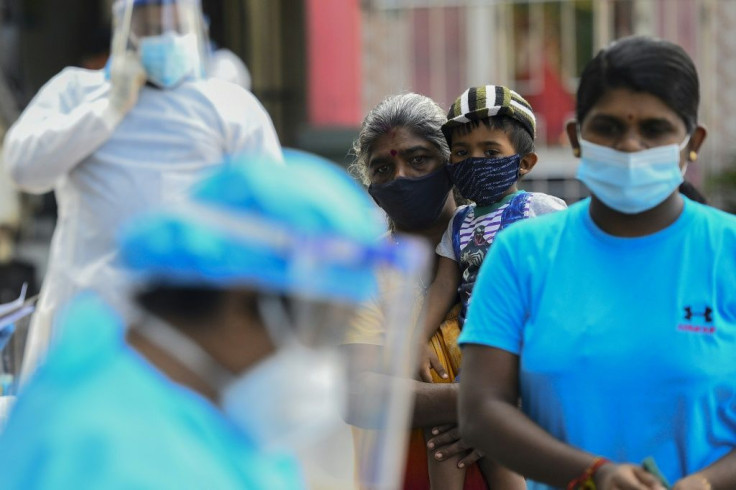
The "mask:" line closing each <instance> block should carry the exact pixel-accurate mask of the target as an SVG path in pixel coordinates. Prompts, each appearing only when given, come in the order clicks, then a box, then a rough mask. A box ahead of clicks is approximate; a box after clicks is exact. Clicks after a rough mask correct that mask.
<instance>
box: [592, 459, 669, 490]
mask: <svg viewBox="0 0 736 490" xmlns="http://www.w3.org/2000/svg"><path fill="white" fill-rule="evenodd" d="M595 485H596V488H598V490H665V489H664V487H663V486H662V485H661V484H660V483H659V482H658V481H657V479H656V478H655V477H654V475H652V474H651V473H649V472H648V471H646V470H645V469H644V468H642V467H640V466H636V465H633V464H614V463H607V464H604V465H603V466H601V467H600V469H599V470H598V471H596V473H595Z"/></svg>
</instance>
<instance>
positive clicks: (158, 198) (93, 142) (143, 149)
mask: <svg viewBox="0 0 736 490" xmlns="http://www.w3.org/2000/svg"><path fill="white" fill-rule="evenodd" d="M113 17H114V19H113V20H114V26H113V41H112V55H111V59H110V64H109V66H110V69H109V70H108V71H102V70H97V71H91V70H85V69H81V68H66V69H65V70H64V71H62V72H61V73H60V74H59V75H57V76H56V77H54V78H53V79H52V80H51V81H49V82H48V83H47V84H46V85H45V86H44V87H43V88H42V89H41V90H40V92H39V93H38V95H36V97H35V98H34V99H33V101H31V103H30V104H29V106H28V107H27V108H26V110H25V111H24V112H23V114H22V116H21V117H20V119H19V120H18V121H17V122H16V123H15V124H14V125H13V127H11V128H10V130H9V131H8V133H7V136H6V138H5V145H4V157H5V165H6V169H7V171H8V172H9V175H10V177H11V178H12V180H14V181H15V183H16V184H17V185H18V186H19V187H20V188H21V189H22V190H24V191H27V192H32V193H43V192H47V191H49V190H51V189H53V190H54V191H55V194H56V199H57V202H58V208H59V211H58V213H59V217H58V224H57V228H56V231H55V233H54V237H53V239H52V244H51V255H50V259H49V270H48V275H47V277H46V280H45V282H44V284H43V286H42V292H41V299H40V303H39V305H38V312H37V314H36V315H35V316H34V321H33V325H32V327H31V333H30V339H29V342H31V343H32V344H33V345H37V346H38V348H36V349H32V351H33V352H38V353H39V355H40V356H42V355H43V353H44V352H45V347H46V345H47V344H48V342H49V341H50V339H51V338H52V336H53V332H52V330H51V322H52V317H53V315H54V314H55V313H56V312H57V309H58V306H60V305H62V304H63V303H65V302H66V301H68V300H69V299H70V298H71V297H72V296H73V295H74V294H75V293H76V292H77V291H79V290H81V289H83V288H93V289H96V290H98V291H100V292H101V293H103V294H104V295H105V297H106V298H108V299H113V298H115V297H116V295H118V296H120V295H119V291H118V289H119V283H120V281H119V276H120V275H119V273H117V272H116V267H115V264H116V261H117V259H118V253H117V249H116V247H115V244H114V236H113V233H114V231H115V230H117V228H118V226H119V225H120V224H121V223H123V222H125V221H126V220H127V219H128V218H129V217H130V216H133V215H135V214H137V213H139V212H141V211H144V210H146V209H150V208H152V207H154V206H156V205H158V204H161V203H170V202H172V201H175V200H177V199H179V198H180V197H182V196H183V195H184V194H185V193H186V191H187V189H188V188H189V187H190V186H191V185H192V184H193V183H194V182H196V181H197V180H198V179H200V178H201V176H202V175H203V173H204V172H206V171H211V170H212V169H213V168H214V167H216V166H217V165H219V164H220V163H221V162H222V161H223V160H224V158H225V157H226V156H228V155H237V154H240V153H243V152H250V153H261V154H265V155H268V156H271V157H273V159H274V160H280V158H281V153H280V147H279V142H278V138H277V136H276V134H275V131H274V128H273V125H272V122H271V120H270V118H269V116H268V114H267V113H266V112H265V110H264V109H263V107H262V106H261V104H260V103H259V102H258V101H257V100H256V99H255V98H254V97H253V95H252V94H250V93H249V92H247V91H245V90H243V89H241V88H240V87H237V86H234V85H232V84H229V83H225V82H223V81H220V80H217V79H206V78H205V76H204V75H205V70H204V67H205V66H206V62H205V59H204V58H205V55H204V53H205V48H204V40H203V39H202V38H203V28H202V14H201V9H200V5H199V2H198V1H197V0H118V1H116V2H115V3H114V5H113ZM36 363H37V360H36V359H33V358H29V359H27V360H26V366H25V368H24V370H25V371H26V372H30V371H32V370H33V369H34V368H35V365H36Z"/></svg>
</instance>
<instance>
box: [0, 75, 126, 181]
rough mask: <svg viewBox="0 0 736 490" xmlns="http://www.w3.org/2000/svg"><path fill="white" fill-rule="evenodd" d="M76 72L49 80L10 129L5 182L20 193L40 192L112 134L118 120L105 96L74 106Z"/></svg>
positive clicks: (6, 147)
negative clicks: (14, 185)
mask: <svg viewBox="0 0 736 490" xmlns="http://www.w3.org/2000/svg"><path fill="white" fill-rule="evenodd" d="M78 74H79V73H78V70H75V69H67V70H64V71H62V72H61V73H60V74H58V75H57V76H55V77H54V78H52V79H51V80H50V81H49V82H48V83H47V84H46V85H45V86H43V87H42V88H41V90H40V91H39V92H38V94H37V95H36V97H34V99H33V100H32V101H31V103H30V104H29V105H28V107H27V108H26V109H25V110H24V111H23V113H22V114H21V116H20V118H18V120H17V121H16V122H15V123H14V124H13V125H12V126H11V128H10V130H8V133H7V135H6V136H5V143H4V145H3V156H4V162H5V168H6V171H7V172H8V175H9V176H10V178H11V179H12V180H13V181H14V182H15V184H16V185H17V186H18V187H19V188H20V189H22V190H24V191H26V192H31V193H43V192H47V191H49V190H51V189H52V188H53V187H54V185H55V184H56V182H57V180H58V179H59V178H60V177H62V176H64V175H66V174H67V173H69V172H70V171H71V170H72V169H73V168H74V167H75V166H76V165H77V164H78V163H80V162H81V161H82V160H83V159H84V158H86V157H87V156H89V155H90V154H92V153H93V152H94V151H95V150H96V149H97V148H99V147H100V146H101V145H102V144H103V143H104V142H105V141H107V139H108V138H109V137H110V136H111V135H112V133H113V130H114V129H115V127H116V126H117V124H118V123H119V122H120V120H121V118H122V116H121V115H117V114H116V113H115V111H113V110H111V109H110V107H109V102H108V99H107V98H106V97H104V98H101V99H98V100H95V101H93V102H85V103H79V102H78V100H75V99H77V97H76V94H75V92H76V91H77V90H76V89H77V87H76V85H77V79H76V77H77V75H78Z"/></svg>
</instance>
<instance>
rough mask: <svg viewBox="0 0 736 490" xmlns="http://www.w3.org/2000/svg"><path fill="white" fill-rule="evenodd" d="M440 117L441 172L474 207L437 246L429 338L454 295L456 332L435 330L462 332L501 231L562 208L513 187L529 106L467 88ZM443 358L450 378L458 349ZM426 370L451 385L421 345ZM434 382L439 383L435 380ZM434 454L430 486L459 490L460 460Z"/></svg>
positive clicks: (524, 160) (503, 94)
mask: <svg viewBox="0 0 736 490" xmlns="http://www.w3.org/2000/svg"><path fill="white" fill-rule="evenodd" d="M447 119H448V121H447V122H446V123H445V124H444V125H443V126H442V132H443V133H444V135H445V138H446V139H447V142H448V145H449V146H450V163H449V164H448V166H447V169H448V171H449V173H450V177H451V179H452V181H453V182H454V184H455V186H456V187H457V189H458V191H459V192H460V194H461V195H462V196H463V197H464V198H466V199H468V200H470V201H473V202H474V204H470V205H467V206H461V207H459V208H458V209H457V211H456V212H455V216H454V217H453V219H452V220H451V221H450V224H449V226H448V228H447V230H446V232H445V234H444V235H443V237H442V241H441V242H440V244H439V245H438V246H437V250H436V251H437V254H438V255H439V256H440V258H439V263H438V267H437V273H436V276H435V278H434V281H433V282H432V285H431V286H430V288H429V292H428V294H427V299H426V302H425V305H426V307H425V315H424V326H423V333H424V335H425V338H426V339H428V340H431V339H432V337H433V336H434V334H435V333H436V332H437V331H438V329H440V325H441V324H442V322H443V320H444V319H445V317H446V316H447V314H448V312H449V311H450V309H451V308H452V307H453V306H454V305H455V304H456V303H457V300H458V295H459V299H460V311H459V315H458V319H457V327H455V328H453V326H449V327H448V324H447V322H445V323H444V324H442V331H443V333H444V334H445V336H447V335H453V334H452V333H451V332H452V331H453V330H454V331H455V332H456V333H457V332H459V329H460V328H462V324H463V321H464V319H465V315H466V313H467V308H468V305H469V304H470V299H471V293H472V290H473V285H474V284H475V280H476V277H477V275H478V270H479V268H480V265H481V263H482V262H483V259H484V258H485V256H486V253H487V252H488V248H489V247H490V246H491V244H492V243H493V240H494V238H495V236H496V234H497V233H498V232H499V231H500V230H502V229H504V228H506V227H507V226H509V225H510V224H512V223H514V222H516V221H518V220H521V219H526V218H531V217H534V216H538V215H540V214H545V213H550V212H553V211H557V210H561V209H564V208H565V207H566V205H565V203H564V201H562V200H561V199H559V198H556V197H553V196H550V195H547V194H543V193H537V192H529V193H527V192H524V191H522V190H519V188H518V187H517V182H518V181H519V179H521V178H522V177H523V176H524V175H526V174H528V173H529V172H530V171H531V170H532V168H534V165H535V164H536V163H537V154H536V153H535V152H534V138H535V132H536V118H535V117H534V113H533V112H532V108H531V106H530V105H529V103H528V102H527V101H526V100H524V98H522V97H521V96H520V95H519V94H517V93H516V92H515V91H513V90H511V89H509V88H507V87H502V86H493V85H486V86H482V87H472V88H469V89H468V90H466V91H465V92H464V93H463V94H462V95H460V97H458V98H457V100H456V101H455V103H454V104H453V105H452V107H450V110H449V113H448V115H447ZM456 333H455V334H456ZM448 354H449V355H448V356H447V357H449V358H450V360H451V362H452V363H455V364H457V365H453V366H450V371H451V372H455V373H457V372H458V370H459V359H460V354H459V351H457V352H454V353H448ZM432 368H433V369H434V370H435V371H436V373H437V375H439V376H440V377H441V378H444V380H443V381H445V382H449V381H452V380H451V379H448V378H449V376H448V375H447V373H446V372H445V370H444V368H443V367H442V365H441V364H440V363H439V361H438V359H437V357H436V355H435V354H434V352H433V350H432V349H430V348H428V349H427V354H426V355H425V356H424V359H423V360H422V363H421V366H420V375H421V377H422V379H423V380H424V381H433V376H432V373H431V372H430V369H432ZM458 380H459V376H457V377H456V378H455V381H458ZM434 381H435V382H436V381H438V380H437V378H436V377H435V378H434ZM427 437H428V438H429V437H431V435H429V434H427ZM433 455H434V453H433V452H432V453H431V455H430V457H429V473H430V481H431V484H432V488H433V489H440V488H441V489H447V490H453V489H458V490H461V489H462V488H463V482H464V478H465V473H464V469H460V468H459V467H460V466H464V465H461V464H460V463H463V462H462V460H461V459H459V458H455V459H454V460H452V461H450V460H447V461H442V462H438V461H436V460H435V458H434V457H432V456H433ZM484 459H485V458H483V459H481V460H479V465H480V468H481V471H483V472H484V474H485V476H486V479H487V480H491V478H490V475H488V472H489V471H494V470H495V471H497V469H496V467H495V466H494V465H492V464H491V463H490V462H484ZM453 463H454V464H453ZM484 467H485V469H484Z"/></svg>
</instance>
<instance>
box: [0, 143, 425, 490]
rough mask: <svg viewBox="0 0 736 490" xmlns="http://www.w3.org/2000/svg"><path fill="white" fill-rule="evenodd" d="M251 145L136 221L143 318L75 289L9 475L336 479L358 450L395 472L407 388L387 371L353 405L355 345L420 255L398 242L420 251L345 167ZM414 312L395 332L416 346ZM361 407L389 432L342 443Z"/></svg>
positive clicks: (30, 480)
mask: <svg viewBox="0 0 736 490" xmlns="http://www.w3.org/2000/svg"><path fill="white" fill-rule="evenodd" d="M248 160H249V161H246V162H243V163H242V164H238V163H236V164H233V165H230V166H227V167H225V168H223V169H222V170H220V171H218V172H216V173H215V174H214V175H212V176H211V177H210V178H208V179H207V180H205V181H204V182H203V183H202V184H201V185H200V186H199V187H198V188H197V190H196V191H195V193H194V194H193V197H192V199H190V200H188V201H184V202H182V203H180V204H179V205H177V206H176V207H175V208H172V209H171V210H168V209H164V210H161V211H157V212H152V213H147V214H144V215H143V216H142V217H140V218H138V219H136V220H134V221H133V222H132V223H131V224H130V225H128V226H127V227H126V228H124V231H123V233H122V235H121V240H120V246H121V255H122V256H123V259H124V262H125V264H126V266H127V268H128V269H129V270H130V272H131V273H132V284H133V287H132V291H133V297H134V298H135V300H136V302H137V304H138V305H139V306H140V308H141V310H142V313H141V315H140V317H139V318H140V320H139V321H137V322H136V323H134V324H132V325H128V326H127V327H128V328H126V325H125V324H124V322H123V320H122V318H121V317H120V315H119V314H118V313H117V312H116V311H115V310H114V309H113V308H111V307H110V306H108V305H107V304H106V303H105V302H104V301H103V300H102V299H100V298H99V296H96V295H93V294H91V293H83V294H82V295H80V296H78V297H77V299H76V300H75V301H73V302H72V303H71V305H70V306H69V308H68V309H67V310H66V311H65V314H64V315H62V318H61V321H60V322H59V341H58V343H57V344H56V345H55V346H54V347H53V348H52V349H51V350H50V351H49V355H48V358H47V361H46V362H45V363H44V364H43V365H42V366H41V367H40V368H39V369H38V371H37V372H36V373H35V374H34V376H33V377H32V378H31V380H30V382H29V383H28V384H27V385H26V387H25V389H24V390H23V391H22V392H21V394H20V396H19V398H18V401H17V403H16V405H15V408H14V410H13V412H12V413H11V416H10V420H9V422H8V426H7V428H6V430H5V432H4V433H3V436H2V438H0V461H2V462H3V472H2V473H3V474H2V487H3V488H4V489H20V488H22V489H35V488H44V489H48V488H64V489H67V488H111V487H115V488H218V489H226V488H246V489H264V490H278V489H293V488H306V484H305V483H304V481H305V477H303V476H302V475H303V474H304V473H303V471H302V470H301V469H300V466H304V468H305V471H306V472H307V473H308V474H310V475H312V478H313V481H315V482H318V481H322V482H324V481H329V480H330V478H332V475H334V474H335V473H334V472H333V469H334V466H332V465H338V464H339V465H340V466H343V465H345V464H349V465H352V462H353V460H354V459H357V458H361V459H362V460H364V461H370V462H371V463H372V466H371V471H370V472H369V474H368V476H366V477H365V480H366V481H367V487H368V488H395V486H396V482H397V479H398V477H399V473H398V472H397V471H396V469H395V468H392V467H389V468H385V467H384V465H383V464H382V460H381V456H382V455H383V454H387V453H391V452H392V451H401V450H402V449H401V448H403V444H401V443H400V441H399V442H398V443H396V439H395V438H392V434H393V433H395V432H397V430H398V425H400V424H401V423H402V421H405V420H406V418H407V415H408V408H409V403H408V399H406V397H402V398H392V397H391V396H390V395H391V393H394V392H396V393H398V391H397V390H393V391H392V390H391V389H390V387H386V386H383V387H382V389H381V391H380V392H378V391H377V392H375V393H367V394H368V395H369V396H370V399H371V400H374V401H375V402H376V403H377V405H375V406H373V407H365V406H360V407H355V406H350V404H349V403H348V393H347V389H346V387H347V382H346V378H347V375H348V373H349V372H351V367H350V363H351V360H350V359H348V358H345V357H341V356H340V355H339V345H340V344H341V343H342V341H343V339H342V335H343V332H344V330H345V325H346V324H347V323H348V322H349V321H350V320H351V317H352V314H353V311H354V309H355V306H356V305H357V304H359V303H360V302H362V301H364V300H365V299H366V298H367V297H369V296H370V295H371V294H373V293H374V292H375V290H376V277H377V276H378V272H379V270H384V271H386V272H388V273H390V275H392V276H393V277H396V278H398V277H400V276H402V275H404V271H410V269H409V268H406V267H405V266H403V265H402V267H403V269H398V268H394V267H393V264H406V262H407V258H406V257H401V258H397V257H398V256H397V255H396V254H397V253H398V254H404V253H405V254H406V255H407V256H408V257H415V258H421V257H422V256H423V254H422V253H421V252H422V250H420V249H416V248H412V247H411V246H407V247H406V248H404V249H396V248H394V247H392V248H391V249H388V248H385V247H384V246H383V245H382V244H377V243H376V242H375V236H376V234H377V233H378V232H379V231H380V227H381V222H380V219H378V218H377V217H376V219H373V218H374V217H375V214H374V212H373V209H372V205H371V203H370V199H369V198H368V197H367V195H366V194H364V193H363V192H362V190H361V189H360V188H359V187H358V186H357V184H355V183H354V182H353V181H352V179H350V178H349V177H348V176H347V175H346V174H345V173H344V172H343V171H342V170H340V169H338V168H337V167H334V166H332V165H331V164H328V163H325V162H324V161H322V160H321V159H318V158H317V157H312V156H306V155H302V154H299V155H296V156H291V157H289V158H287V165H285V166H279V165H273V164H272V162H266V161H260V160H254V159H248ZM416 265H421V264H420V263H419V262H416ZM399 299H404V298H402V297H399ZM397 304H398V303H397ZM396 309H397V310H401V308H396ZM396 318H397V320H401V316H400V315H398V316H397V317H396ZM400 325H405V326H406V327H408V326H409V325H410V324H409V323H408V322H406V323H402V324H399V323H398V322H397V323H396V326H397V329H396V331H395V333H394V334H392V336H393V337H395V338H397V339H400V340H398V341H397V342H394V344H393V345H397V346H400V347H401V348H403V349H404V353H405V354H407V355H409V356H411V355H412V352H413V345H414V343H413V342H412V341H410V336H409V332H410V329H408V328H403V329H401V328H400ZM401 333H403V335H400V334H401ZM375 367H376V369H384V370H386V371H387V372H389V371H390V366H385V365H381V364H380V360H377V361H376V364H375ZM347 419H357V420H360V421H361V422H363V423H366V424H368V425H370V426H371V427H372V428H374V429H376V439H375V443H374V444H372V445H367V446H365V447H364V448H362V452H359V453H357V454H355V453H354V452H353V451H352V449H351V448H348V452H345V453H341V452H340V450H341V448H340V447H339V446H336V445H335V444H334V443H332V442H331V441H333V440H338V439H339V438H335V437H333V435H334V434H339V433H340V431H341V430H343V431H344V430H346V428H347V430H348V432H349V427H348V426H347V425H346V423H345V422H344V420H347ZM397 424H398V425H397ZM384 428H385V429H387V430H385V431H384V430H382V429H384ZM389 428H390V430H388V429H389ZM398 431H399V432H401V431H400V430H398ZM383 434H385V435H386V436H385V437H384V436H383ZM315 448H317V449H315ZM295 451H297V452H299V453H301V454H310V456H311V458H310V461H308V462H306V461H305V464H304V465H300V464H299V463H298V460H297V459H296V458H295V457H294V456H293V453H294V452H295ZM317 451H319V452H317ZM392 456H394V455H393V454H392ZM323 463H324V464H323ZM387 475H389V476H387ZM353 483H354V476H353V475H352V474H351V475H350V477H349V478H348V479H347V480H343V481H342V482H341V483H340V484H336V485H335V488H350V487H351V485H352V484H353ZM373 483H380V485H377V484H376V485H374V484H373ZM314 488H329V486H325V485H323V484H321V483H316V484H315V486H314Z"/></svg>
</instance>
